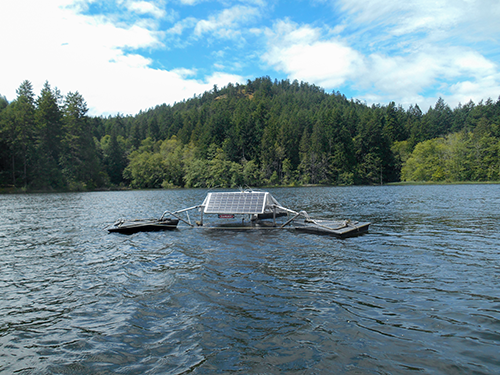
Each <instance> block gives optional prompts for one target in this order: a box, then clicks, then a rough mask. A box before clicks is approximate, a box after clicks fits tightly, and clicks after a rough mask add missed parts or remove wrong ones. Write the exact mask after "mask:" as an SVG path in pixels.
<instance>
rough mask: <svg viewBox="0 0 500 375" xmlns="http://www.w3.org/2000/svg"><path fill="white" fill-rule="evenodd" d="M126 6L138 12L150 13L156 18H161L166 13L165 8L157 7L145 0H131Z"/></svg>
mask: <svg viewBox="0 0 500 375" xmlns="http://www.w3.org/2000/svg"><path fill="white" fill-rule="evenodd" d="M127 8H128V9H129V10H131V11H134V12H137V13H139V14H151V15H152V16H154V17H156V18H161V17H164V16H165V15H166V12H165V10H163V9H160V8H158V7H157V6H156V5H155V4H153V3H148V2H147V1H132V2H130V3H128V4H127Z"/></svg>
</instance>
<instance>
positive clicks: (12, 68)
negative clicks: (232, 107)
mask: <svg viewBox="0 0 500 375" xmlns="http://www.w3.org/2000/svg"><path fill="white" fill-rule="evenodd" d="M134 4H135V5H134ZM148 4H149V5H148ZM77 5H78V6H75V4H74V3H72V2H71V1H69V0H68V1H65V0H47V1H44V2H40V1H30V2H29V6H28V2H26V0H19V1H15V2H8V3H5V4H2V5H1V6H0V8H1V9H0V34H1V35H13V30H15V38H14V37H12V38H4V41H3V42H2V43H3V46H2V49H3V50H4V51H8V54H7V55H4V56H3V58H2V59H1V60H0V69H1V70H2V71H3V72H8V74H4V75H2V77H1V79H0V90H1V93H2V95H5V96H7V98H8V99H9V100H12V99H14V98H15V96H16V93H15V90H16V88H17V87H19V85H20V84H21V82H22V81H23V80H25V79H27V80H30V81H31V82H32V83H33V86H34V89H35V93H36V94H38V92H39V90H40V89H41V88H42V86H43V83H44V82H45V80H48V81H49V83H50V84H51V85H52V86H55V87H58V88H59V89H60V90H61V91H62V93H63V94H65V93H67V92H69V91H79V92H80V93H81V94H82V95H83V96H84V98H85V99H86V101H87V103H88V106H89V108H90V109H91V112H90V113H91V114H94V115H95V114H113V113H117V112H120V113H125V114H135V113H137V112H139V111H140V110H141V109H146V108H149V107H151V106H154V105H156V104H160V103H165V102H166V103H173V102H175V101H181V100H183V99H185V98H187V97H192V96H193V95H194V94H198V93H202V92H204V91H206V90H210V89H211V88H212V87H213V85H214V84H218V85H226V84H227V83H228V82H230V81H231V82H242V81H243V78H242V77H240V76H238V75H230V74H224V73H214V74H212V75H210V76H209V77H206V78H204V79H194V78H193V76H194V74H195V71H194V70H190V69H185V68H182V67H179V68H177V69H174V70H172V71H167V70H162V69H155V68H153V67H152V64H153V61H152V60H151V58H147V57H144V56H142V55H140V54H138V53H134V52H133V51H134V50H137V49H143V48H152V49H155V48H159V47H162V45H163V43H162V41H161V39H160V34H159V33H157V32H155V31H154V30H151V29H150V28H146V27H144V26H143V24H141V23H135V24H132V25H121V24H115V23H113V22H111V20H109V19H107V18H106V17H103V16H85V15H82V14H81V13H80V12H81V10H82V9H83V4H77ZM129 7H131V8H133V9H134V10H135V11H137V12H146V13H149V14H151V13H153V14H156V15H160V12H159V11H158V8H156V7H155V6H153V5H152V4H150V3H146V2H144V1H141V2H131V3H129ZM48 10H50V11H48ZM40 15H43V17H42V16H40ZM20 22H22V23H23V24H24V25H25V26H24V27H19V23H20ZM28 25H29V27H28Z"/></svg>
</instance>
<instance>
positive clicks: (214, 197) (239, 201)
mask: <svg viewBox="0 0 500 375" xmlns="http://www.w3.org/2000/svg"><path fill="white" fill-rule="evenodd" d="M266 194H267V193H265V192H251V193H247V192H238V193H236V192H232V193H208V195H207V198H206V199H205V202H204V206H205V209H204V212H205V213H207V214H261V213H263V212H264V209H265V204H266Z"/></svg>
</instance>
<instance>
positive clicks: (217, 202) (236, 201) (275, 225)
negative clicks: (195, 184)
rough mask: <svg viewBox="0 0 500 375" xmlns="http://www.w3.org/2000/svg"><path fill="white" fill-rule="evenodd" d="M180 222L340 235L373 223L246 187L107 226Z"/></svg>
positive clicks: (145, 227) (157, 226) (159, 226)
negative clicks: (324, 213)
mask: <svg viewBox="0 0 500 375" xmlns="http://www.w3.org/2000/svg"><path fill="white" fill-rule="evenodd" d="M192 210H198V211H199V212H200V220H197V221H195V222H191V219H190V217H189V211H192ZM204 214H216V215H218V218H219V219H233V220H232V221H231V222H229V223H228V222H224V223H222V224H221V222H220V220H218V221H215V222H214V223H212V224H211V223H210V221H209V222H208V223H204V222H203V215H204ZM236 215H238V216H236ZM245 215H248V217H245ZM285 217H286V218H285ZM280 218H281V219H280ZM299 218H302V219H303V220H302V219H299ZM266 220H268V221H266ZM180 222H182V223H184V224H186V225H188V226H189V227H191V228H206V229H226V230H243V229H258V230H265V229H284V228H286V229H293V230H296V231H301V232H309V233H315V234H328V235H333V236H336V237H340V238H345V237H350V236H357V235H359V234H363V233H366V232H367V231H368V226H369V225H370V223H369V222H365V223H361V222H358V221H351V220H341V221H338V220H323V219H312V218H311V217H310V216H309V215H308V214H307V212H305V211H299V212H297V211H294V210H291V209H289V208H286V207H283V206H281V205H280V204H279V203H278V201H277V200H276V199H274V197H273V196H272V195H271V194H270V193H268V192H262V191H253V190H245V191H239V192H212V193H207V196H206V197H205V200H204V201H203V203H202V204H198V205H196V206H193V207H188V208H183V209H181V210H177V211H174V212H171V211H165V212H164V213H163V215H162V216H161V217H160V219H158V220H155V219H150V220H132V221H130V220H129V221H121V220H120V221H117V222H116V223H115V224H113V226H112V227H108V231H109V232H121V233H133V232H138V231H151V230H165V229H172V230H173V229H177V228H178V225H177V224H179V223H180Z"/></svg>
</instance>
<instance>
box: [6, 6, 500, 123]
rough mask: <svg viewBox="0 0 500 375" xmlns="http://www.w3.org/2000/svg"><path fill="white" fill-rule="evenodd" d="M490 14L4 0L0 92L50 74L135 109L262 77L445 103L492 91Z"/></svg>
mask: <svg viewBox="0 0 500 375" xmlns="http://www.w3.org/2000/svg"><path fill="white" fill-rule="evenodd" d="M499 19H500V1H499V0H405V1H400V0H398V1H395V0H311V1H300V0H296V1H279V0H246V1H243V0H241V1H238V0H219V1H209V0H151V1H149V0H143V1H137V0H109V1H102V0H43V1H40V0H16V1H3V0H2V2H1V3H0V35H2V48H1V51H2V52H1V58H0V71H1V74H0V94H1V95H4V96H6V97H7V99H8V100H9V101H10V100H13V99H15V97H16V89H17V88H18V87H19V85H20V84H21V82H22V81H23V80H26V79H27V80H30V81H31V82H32V83H33V86H34V89H35V93H36V94H38V93H39V92H40V90H41V88H42V86H43V83H44V82H45V81H49V83H50V84H51V86H52V87H57V88H59V89H60V90H61V92H62V94H66V93H67V92H69V91H79V92H80V93H81V94H82V95H83V97H84V98H85V100H86V101H87V104H88V107H89V108H90V114H91V115H109V114H112V115H113V114H116V113H122V114H132V115H133V114H136V113H138V112H139V111H140V110H147V109H148V108H151V107H154V106H156V105H158V104H162V103H167V104H173V103H174V102H176V101H182V100H183V99H188V98H191V97H193V95H197V94H201V93H203V92H205V91H207V90H211V89H212V88H213V86H214V85H218V86H219V87H223V86H225V85H227V83H229V82H232V83H236V82H239V83H246V82H247V80H249V79H250V80H252V79H254V78H256V77H261V76H269V77H271V78H272V79H273V80H274V79H278V80H281V79H290V80H291V81H293V80H295V79H297V80H298V81H304V82H309V83H313V84H316V85H318V86H320V87H322V88H324V89H325V90H326V91H327V92H332V91H340V92H341V93H343V94H344V95H346V96H347V97H348V98H354V99H358V100H361V101H365V102H366V103H367V104H373V103H380V104H387V103H389V102H390V101H394V102H396V104H401V105H403V106H404V107H405V108H406V107H408V106H409V105H411V104H418V105H419V106H420V107H421V108H422V110H424V111H425V110H427V109H428V108H429V106H431V105H434V104H435V102H436V100H437V99H438V98H439V97H442V98H443V99H444V100H445V101H446V102H447V103H448V104H449V105H450V106H451V107H452V108H454V107H456V106H457V105H458V103H462V104H465V103H467V102H469V100H473V101H474V102H476V103H478V102H479V101H480V100H482V99H484V100H486V99H488V98H492V99H493V100H496V99H498V97H499V96H500V22H499V21H498V20H499Z"/></svg>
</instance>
